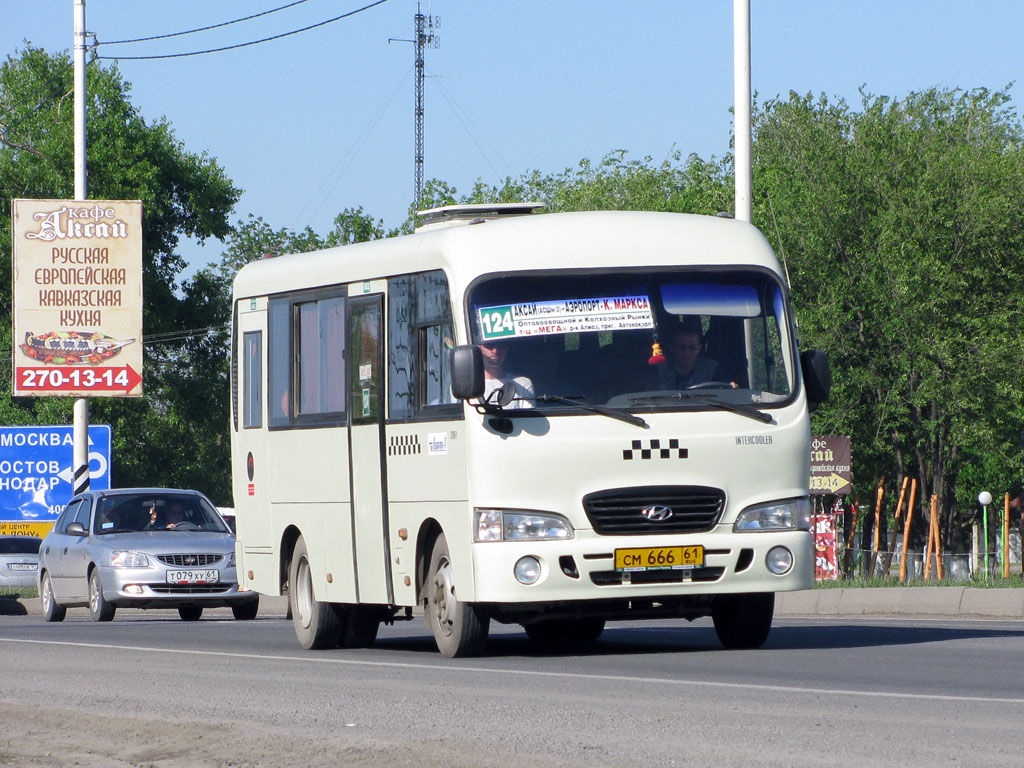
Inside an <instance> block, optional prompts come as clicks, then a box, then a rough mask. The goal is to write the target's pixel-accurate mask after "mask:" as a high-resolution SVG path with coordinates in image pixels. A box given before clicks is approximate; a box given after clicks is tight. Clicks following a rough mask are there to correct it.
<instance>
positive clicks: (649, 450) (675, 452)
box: [622, 439, 690, 461]
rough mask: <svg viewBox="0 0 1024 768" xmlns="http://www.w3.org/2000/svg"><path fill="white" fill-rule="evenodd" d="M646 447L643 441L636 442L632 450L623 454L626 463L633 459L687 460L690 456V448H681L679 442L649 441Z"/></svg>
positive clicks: (628, 449)
mask: <svg viewBox="0 0 1024 768" xmlns="http://www.w3.org/2000/svg"><path fill="white" fill-rule="evenodd" d="M647 443H648V445H647V447H646V448H645V447H644V441H643V440H634V441H633V442H632V444H631V447H630V448H627V449H625V450H624V451H623V452H622V458H623V459H625V460H626V461H632V460H633V459H636V458H639V459H685V458H687V457H688V456H689V454H690V451H689V449H688V448H680V447H679V441H678V440H676V439H672V440H648V441H647Z"/></svg>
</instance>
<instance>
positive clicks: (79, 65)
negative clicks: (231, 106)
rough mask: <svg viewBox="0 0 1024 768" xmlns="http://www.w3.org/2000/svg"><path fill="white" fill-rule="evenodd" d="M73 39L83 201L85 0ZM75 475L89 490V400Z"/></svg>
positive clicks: (81, 419)
mask: <svg viewBox="0 0 1024 768" xmlns="http://www.w3.org/2000/svg"><path fill="white" fill-rule="evenodd" d="M74 10H75V42H74V65H75V72H74V83H75V99H74V104H75V200H85V199H86V197H87V196H88V195H87V191H86V186H87V177H86V171H85V51H86V46H85V34H86V33H85V0H74ZM73 465H74V477H73V478H72V482H71V491H72V493H73V494H79V493H81V492H82V491H87V490H89V401H88V400H87V399H86V398H84V397H79V398H77V399H76V400H75V408H74V462H73Z"/></svg>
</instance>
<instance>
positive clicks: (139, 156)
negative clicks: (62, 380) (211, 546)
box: [0, 46, 239, 498]
mask: <svg viewBox="0 0 1024 768" xmlns="http://www.w3.org/2000/svg"><path fill="white" fill-rule="evenodd" d="M72 74H73V68H72V63H71V59H70V57H69V56H68V55H67V54H66V53H65V54H49V53H47V52H45V51H43V50H41V49H38V48H33V47H31V46H30V47H27V48H26V49H25V50H24V51H22V52H20V53H19V54H17V55H12V56H9V57H7V59H6V60H5V61H4V62H3V63H2V65H0V191H2V195H3V197H4V198H5V199H7V200H9V199H11V198H55V199H69V198H71V197H73V194H74V128H73V104H72V102H73V99H72V97H73V88H72ZM86 90H87V95H88V99H87V110H88V120H87V131H86V134H87V136H86V143H87V147H88V152H87V154H88V195H89V197H90V198H93V199H140V200H142V208H143V297H144V307H143V334H144V339H145V348H144V349H145V352H144V368H143V374H144V376H145V384H144V388H145V391H146V394H145V396H144V397H143V398H138V399H130V400H129V399H115V398H93V399H91V400H90V411H91V414H90V417H91V421H92V422H93V423H108V422H109V423H111V424H113V425H114V430H113V434H114V445H113V461H112V464H113V467H114V468H113V482H114V483H115V484H117V485H120V486H127V485H181V486H184V487H195V488H199V489H202V490H208V491H210V492H211V494H212V495H213V496H214V497H215V498H216V497H217V496H218V489H219V488H220V487H222V486H223V487H227V485H226V479H227V477H228V471H229V468H228V465H227V454H226V446H223V447H222V446H220V445H218V438H219V434H218V433H217V432H216V430H211V427H212V426H213V425H215V424H217V425H219V424H222V423H224V422H226V419H227V417H226V415H225V414H226V404H227V393H226V391H222V389H223V388H220V389H218V388H216V387H215V385H214V382H211V381H210V380H208V379H207V378H206V377H205V375H204V374H205V370H206V366H207V365H208V364H209V362H210V360H211V359H215V358H217V357H218V356H219V355H220V354H221V352H220V349H219V347H218V343H219V342H218V339H217V338H216V335H215V334H212V335H211V334H210V333H207V332H206V331H205V330H203V331H201V332H199V333H189V331H192V330H193V329H206V328H208V326H210V325H211V314H212V313H213V308H212V307H211V305H210V303H209V298H210V295H209V290H208V286H207V285H205V284H204V283H203V282H202V281H196V282H195V283H191V284H185V285H180V284H179V283H178V276H179V274H180V272H181V271H182V269H183V268H184V267H185V266H186V265H185V263H184V261H183V259H182V258H181V256H180V255H179V254H178V253H177V246H178V242H179V239H180V238H181V237H182V236H192V237H195V238H198V239H199V240H203V239H205V238H208V237H216V238H222V237H224V236H225V235H226V234H227V233H228V231H229V228H230V224H229V219H228V215H229V213H230V211H231V209H232V208H233V207H234V204H235V202H236V200H237V199H238V196H239V191H238V190H237V189H235V187H234V186H233V185H232V183H231V181H230V180H229V179H228V178H227V176H226V174H225V173H224V171H223V169H221V168H220V166H219V165H218V164H217V163H216V161H214V160H213V159H211V158H209V157H207V156H206V155H197V154H193V153H190V152H188V151H186V150H185V148H184V147H183V146H182V144H181V142H179V141H178V140H177V139H176V138H175V136H174V132H173V130H172V129H171V126H170V124H169V123H168V122H167V121H166V120H164V119H160V120H156V121H149V122H147V121H146V120H145V119H144V118H143V117H142V115H140V114H139V112H138V110H137V109H136V108H135V107H134V106H133V105H132V103H131V101H130V99H129V95H130V86H129V84H128V83H125V82H124V81H123V80H122V79H121V77H120V75H119V73H118V71H117V69H116V68H113V67H111V68H107V67H104V66H102V65H100V64H99V63H98V62H96V61H93V62H91V63H90V64H89V66H88V69H87V73H86ZM10 244H11V233H10V208H9V206H5V207H4V208H3V210H0V254H2V257H0V297H2V298H3V300H4V303H5V305H6V306H10V301H11V294H10V290H11V272H10V269H11V266H10V265H11V258H10ZM2 332H3V333H5V334H6V337H7V338H8V339H10V338H11V335H10V333H11V328H10V317H4V318H3V321H2ZM10 359H11V357H10V354H9V353H8V354H7V355H5V361H6V364H7V366H9V365H10ZM7 371H8V380H9V367H8V368H7ZM70 411H71V401H70V399H68V398H53V397H46V398H16V399H12V398H11V396H10V390H9V389H5V391H4V394H3V395H2V396H0V420H2V421H3V423H6V424H61V423H65V424H66V423H68V422H70V418H71V417H70Z"/></svg>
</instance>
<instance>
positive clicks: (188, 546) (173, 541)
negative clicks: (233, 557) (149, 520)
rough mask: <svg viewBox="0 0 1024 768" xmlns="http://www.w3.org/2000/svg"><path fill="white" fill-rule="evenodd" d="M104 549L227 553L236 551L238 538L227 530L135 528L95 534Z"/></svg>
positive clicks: (96, 542) (94, 539)
mask: <svg viewBox="0 0 1024 768" xmlns="http://www.w3.org/2000/svg"><path fill="white" fill-rule="evenodd" d="M91 538H92V541H93V542H94V543H95V545H96V546H100V547H103V548H105V549H132V550H137V551H139V552H149V553H151V554H154V555H164V554H174V553H180V552H195V553H219V554H228V553H230V552H234V551H235V537H234V536H232V535H231V534H228V533H198V532H196V531H136V532H133V533H108V534H106V535H101V536H92V537H91Z"/></svg>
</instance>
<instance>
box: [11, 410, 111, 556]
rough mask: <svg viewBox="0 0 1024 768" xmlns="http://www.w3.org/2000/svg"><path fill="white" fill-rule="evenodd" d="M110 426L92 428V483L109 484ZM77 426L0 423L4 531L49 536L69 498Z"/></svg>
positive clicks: (94, 485) (90, 447)
mask: <svg viewBox="0 0 1024 768" xmlns="http://www.w3.org/2000/svg"><path fill="white" fill-rule="evenodd" d="M110 435H111V432H110V425H108V424H96V425H93V426H90V427H89V485H90V487H91V488H96V489H105V488H109V487H110ZM73 459H74V428H73V427H70V426H53V427H0V535H8V536H10V535H20V536H40V537H42V536H45V535H46V534H47V533H48V532H49V530H50V528H52V527H53V523H54V521H55V520H56V519H57V517H58V516H59V515H60V513H61V512H62V511H63V510H64V507H65V506H66V505H67V503H68V501H70V499H71V496H72V492H71V488H72V484H71V481H72V480H73V479H74V469H73V464H74V460H73Z"/></svg>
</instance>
